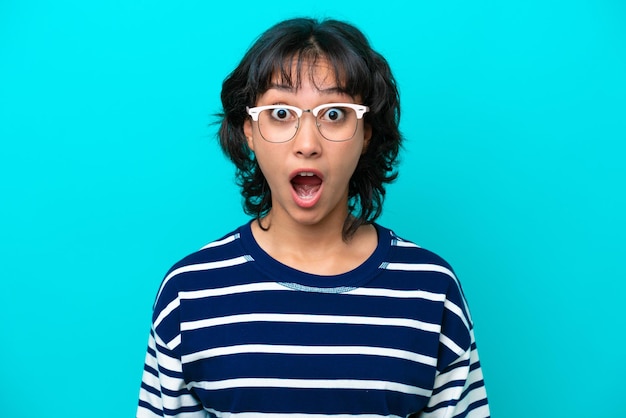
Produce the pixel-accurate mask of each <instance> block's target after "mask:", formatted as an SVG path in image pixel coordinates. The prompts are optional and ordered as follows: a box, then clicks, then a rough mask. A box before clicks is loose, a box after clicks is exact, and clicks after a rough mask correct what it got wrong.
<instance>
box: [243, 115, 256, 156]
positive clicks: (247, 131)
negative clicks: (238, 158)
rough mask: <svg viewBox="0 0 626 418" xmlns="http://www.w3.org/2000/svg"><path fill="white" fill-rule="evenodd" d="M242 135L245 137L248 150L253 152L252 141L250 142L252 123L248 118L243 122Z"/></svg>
mask: <svg viewBox="0 0 626 418" xmlns="http://www.w3.org/2000/svg"><path fill="white" fill-rule="evenodd" d="M243 134H244V135H245V136H246V140H247V141H248V148H250V149H251V150H252V151H254V141H253V140H252V121H251V120H250V118H246V120H245V121H244V122H243Z"/></svg>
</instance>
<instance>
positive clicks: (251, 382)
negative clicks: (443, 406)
mask: <svg viewBox="0 0 626 418" xmlns="http://www.w3.org/2000/svg"><path fill="white" fill-rule="evenodd" d="M189 386H190V387H196V388H200V389H204V390H221V389H233V388H242V387H249V388H268V387H273V388H298V389H359V390H387V391H392V392H401V393H408V394H410V395H420V396H428V395H430V391H429V390H426V389H422V388H420V387H417V386H410V385H405V384H403V383H396V382H386V381H383V380H350V379H336V380H335V379H330V380H323V379H311V380H308V379H271V378H270V379H261V378H239V379H226V380H218V381H213V382H209V381H201V382H191V383H189Z"/></svg>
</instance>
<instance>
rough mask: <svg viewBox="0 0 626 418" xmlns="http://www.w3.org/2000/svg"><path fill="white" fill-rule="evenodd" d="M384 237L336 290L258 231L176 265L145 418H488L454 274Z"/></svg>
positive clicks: (335, 283) (143, 400) (145, 390)
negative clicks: (274, 254) (293, 263)
mask: <svg viewBox="0 0 626 418" xmlns="http://www.w3.org/2000/svg"><path fill="white" fill-rule="evenodd" d="M376 229H377V232H378V240H379V242H378V246H377V248H376V250H375V251H374V253H373V254H372V255H371V256H370V257H369V258H368V259H367V260H366V261H365V262H364V263H363V264H362V265H360V266H359V267H357V268H356V269H354V270H352V271H350V272H347V273H344V274H339V275H336V276H318V275H314V274H308V273H304V272H302V271H298V270H295V269H293V268H290V267H288V266H286V265H284V264H281V263H279V262H278V261H276V260H275V259H273V258H271V257H270V256H269V255H268V254H267V253H265V252H264V251H263V250H262V249H261V248H260V247H259V246H258V245H257V243H256V241H255V240H254V238H253V237H252V233H251V229H250V224H249V223H248V224H246V225H244V226H242V227H240V228H239V229H237V230H236V231H234V232H233V233H230V234H228V235H226V236H225V237H223V238H222V239H220V240H218V241H215V242H213V243H211V244H209V245H207V246H206V247H204V248H202V249H201V250H200V251H198V252H196V253H193V254H191V255H190V256H188V257H186V258H184V259H183V260H182V261H180V262H179V263H177V264H176V265H174V266H173V267H172V269H171V270H170V271H169V272H168V274H167V275H166V277H165V278H164V280H163V282H162V284H161V287H160V289H159V291H158V295H157V298H156V302H155V305H154V313H153V322H152V328H151V332H150V338H149V343H148V350H147V355H146V362H145V367H144V373H143V380H142V384H141V389H140V396H139V407H138V410H137V417H140V418H148V417H150V418H152V417H160V416H165V417H174V416H176V417H185V418H197V417H232V418H265V417H268V418H269V417H279V418H280V417H285V418H293V417H298V416H306V417H308V418H327V417H333V418H348V417H350V418H375V417H407V416H414V417H420V418H427V417H441V418H443V417H471V418H482V417H488V416H489V407H488V404H487V396H486V392H485V388H484V383H483V377H482V372H481V368H480V362H479V360H478V354H477V351H476V345H475V342H474V335H473V325H472V320H471V317H470V315H469V311H468V308H467V304H466V301H465V298H464V296H463V292H462V290H461V286H460V284H459V282H458V280H457V278H456V276H455V275H454V273H453V271H452V269H451V267H450V266H449V265H448V264H447V263H446V262H445V261H444V260H442V259H441V258H440V257H438V256H437V255H435V254H433V253H432V252H429V251H427V250H425V249H423V248H420V247H418V246H417V245H415V244H413V243H411V242H409V241H405V240H402V239H400V238H399V237H397V236H396V235H395V234H394V233H393V232H392V231H390V230H389V229H386V228H384V227H382V226H380V225H376Z"/></svg>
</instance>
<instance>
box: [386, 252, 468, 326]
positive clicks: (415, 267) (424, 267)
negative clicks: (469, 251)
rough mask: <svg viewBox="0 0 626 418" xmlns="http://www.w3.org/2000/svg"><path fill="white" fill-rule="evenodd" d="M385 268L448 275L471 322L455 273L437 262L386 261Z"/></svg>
mask: <svg viewBox="0 0 626 418" xmlns="http://www.w3.org/2000/svg"><path fill="white" fill-rule="evenodd" d="M384 268H385V269H386V270H400V271H432V272H438V273H443V274H446V275H448V276H450V277H451V278H452V279H453V280H454V282H455V283H456V285H457V287H458V289H459V293H460V295H461V298H462V299H463V307H464V308H465V312H467V319H468V320H469V322H472V317H471V316H470V311H469V308H468V306H467V301H466V300H465V298H464V297H463V292H462V291H461V283H459V279H458V278H457V277H456V275H455V274H454V273H453V272H452V270H450V269H449V268H447V267H444V266H440V265H438V264H411V263H387V264H386V265H385V267H384Z"/></svg>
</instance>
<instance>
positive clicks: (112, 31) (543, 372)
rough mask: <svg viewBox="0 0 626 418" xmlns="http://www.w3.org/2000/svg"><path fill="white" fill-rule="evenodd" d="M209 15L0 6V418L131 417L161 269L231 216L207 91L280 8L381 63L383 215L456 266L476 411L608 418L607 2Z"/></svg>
mask: <svg viewBox="0 0 626 418" xmlns="http://www.w3.org/2000/svg"><path fill="white" fill-rule="evenodd" d="M209 3H210V2H208V1H185V2H173V1H172V2H166V1H121V0H116V1H89V2H87V1H78V0H75V1H69V0H57V1H54V2H52V1H48V2H45V1H35V0H23V1H14V0H3V1H2V2H0V198H1V201H0V234H1V238H0V239H1V241H0V245H1V247H0V281H1V286H0V359H1V362H2V366H1V367H0V416H2V417H10V418H21V417H36V416H46V417H49V418H50V417H90V418H97V417H122V416H134V412H135V405H136V399H137V394H138V388H139V383H140V377H141V371H142V367H143V358H144V350H145V346H146V343H147V336H148V329H149V322H150V308H151V304H152V301H153V298H154V295H155V293H156V290H157V287H158V285H159V282H160V280H161V278H162V276H163V275H164V273H165V271H166V270H167V269H168V268H169V267H170V265H171V264H172V263H174V262H175V261H177V260H178V259H179V258H180V257H182V256H184V255H186V254H187V253H189V252H191V251H193V250H195V249H197V248H198V247H200V246H201V245H203V244H204V243H206V242H208V241H210V240H212V239H214V238H217V237H219V236H221V235H222V234H224V233H226V232H228V231H229V230H231V229H232V228H234V227H235V226H237V225H239V224H240V223H242V222H244V221H245V220H246V217H245V216H244V215H243V212H242V210H241V206H240V197H239V192H238V189H237V188H236V187H235V186H234V183H233V169H232V167H231V166H230V164H229V163H227V162H226V161H225V160H224V158H223V157H222V155H221V152H220V151H219V149H218V147H217V144H216V141H215V138H214V137H215V131H216V129H215V127H214V126H211V125H210V123H211V122H212V121H213V120H214V119H213V118H212V117H211V115H212V114H213V113H215V112H217V111H219V92H220V88H221V81H222V80H223V78H224V77H225V76H226V75H227V74H228V73H229V72H230V71H231V70H232V69H233V68H234V66H235V65H236V64H237V62H238V60H239V59H240V57H241V56H242V54H243V53H244V51H245V50H246V48H247V47H248V46H250V44H251V42H252V41H253V39H254V38H255V37H256V36H257V35H258V34H259V33H260V32H261V31H263V30H265V29H266V28H268V27H269V26H270V25H271V24H273V23H275V22H277V21H278V20H281V19H283V18H287V17H294V16H300V15H313V16H316V17H326V16H331V17H335V18H340V19H346V20H349V21H351V22H353V23H355V24H356V25H357V26H359V27H360V28H361V29H362V30H363V31H364V32H365V33H366V34H367V35H368V37H369V38H370V40H371V42H372V44H373V45H374V47H375V48H376V49H378V50H379V51H380V52H382V53H383V54H384V55H385V56H386V57H387V58H388V60H389V62H390V64H391V65H392V68H393V69H394V72H395V74H396V76H397V79H398V82H399V85H400V89H401V94H402V103H403V119H402V123H401V127H402V130H403V132H404V134H405V135H406V137H407V139H408V140H407V142H406V147H405V150H404V154H403V160H402V165H401V176H400V178H399V179H398V181H397V182H396V183H395V184H394V185H393V186H391V187H389V190H388V199H387V204H386V209H385V212H384V215H383V218H382V220H381V223H383V224H385V225H386V226H389V227H392V228H393V229H395V230H396V232H398V233H399V234H400V235H402V236H404V237H406V238H409V239H411V240H414V241H416V242H418V243H419V244H421V245H423V246H425V247H427V248H430V249H432V250H434V251H436V252H438V253H440V254H441V255H443V256H444V257H445V258H447V259H448V261H450V262H451V263H452V265H453V266H454V267H455V269H456V271H457V273H458V275H459V276H460V278H461V280H462V282H463V284H464V288H465V291H466V294H467V296H468V299H469V302H470V305H471V307H472V311H473V316H474V320H475V322H476V325H477V328H476V332H477V338H478V344H479V348H480V353H481V357H482V360H483V366H484V374H485V378H486V381H487V385H488V392H489V395H490V400H491V407H492V413H493V415H494V416H499V417H508V418H515V417H533V418H536V417H539V418H541V417H623V416H625V415H626V399H625V397H624V394H623V392H624V387H625V386H624V381H625V379H626V378H625V376H626V362H625V361H624V354H625V351H624V346H625V344H624V343H625V338H624V331H625V329H626V327H625V326H624V322H625V319H626V314H625V313H624V309H623V306H624V305H625V303H624V295H625V294H626V284H625V283H626V267H625V259H626V257H625V256H626V251H625V247H624V243H623V237H624V235H625V233H626V222H625V215H624V214H625V213H626V198H625V186H624V183H625V180H626V169H625V164H624V157H625V156H626V146H625V142H626V4H625V3H624V2H623V1H617V0H614V1H609V0H595V1H594V0H572V1H541V0H528V1H521V0H513V1H506V2H501V1H474V2H465V1H460V0H450V1H439V2H432V1H428V2H427V1H416V2H412V3H413V5H412V6H409V5H408V4H409V2H406V4H405V3H402V2H397V3H394V2H392V1H385V2H378V1H377V2H374V1H368V0H364V1H350V0H344V1H340V2H293V1H281V2H262V1H255V2H250V1H238V2H222V3H219V4H209Z"/></svg>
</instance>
